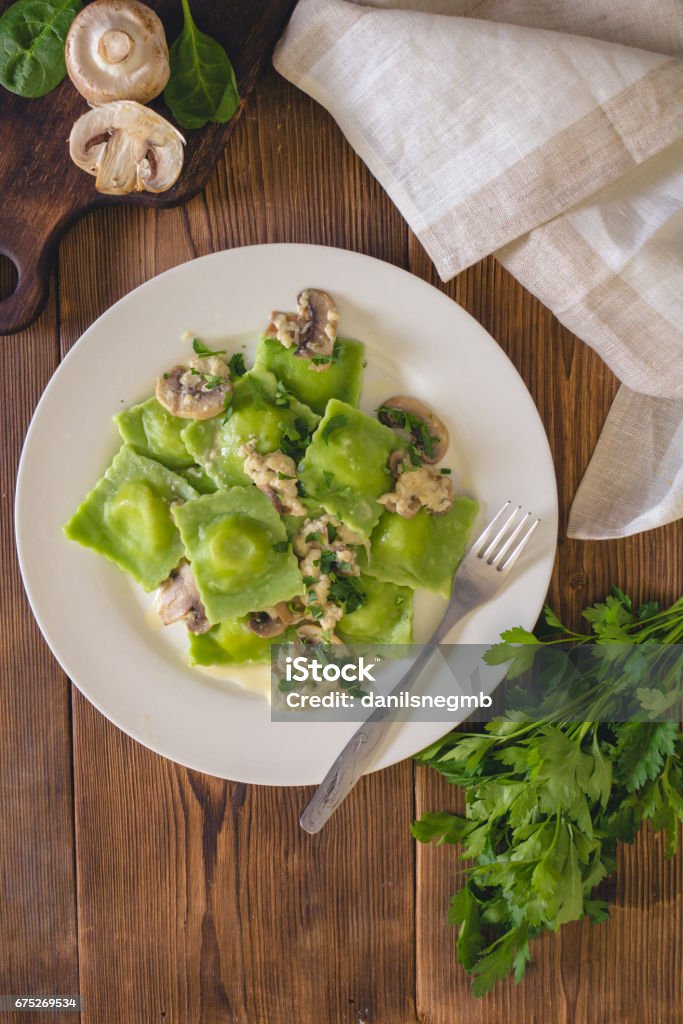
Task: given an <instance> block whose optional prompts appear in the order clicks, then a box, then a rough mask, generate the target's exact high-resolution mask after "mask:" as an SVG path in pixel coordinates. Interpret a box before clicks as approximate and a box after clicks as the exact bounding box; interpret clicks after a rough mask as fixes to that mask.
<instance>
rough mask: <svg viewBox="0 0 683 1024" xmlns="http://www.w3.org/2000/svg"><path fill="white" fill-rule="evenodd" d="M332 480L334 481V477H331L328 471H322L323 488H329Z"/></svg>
mask: <svg viewBox="0 0 683 1024" xmlns="http://www.w3.org/2000/svg"><path fill="white" fill-rule="evenodd" d="M333 480H334V476H333V475H332V473H330V471H329V469H324V470H323V481H324V484H325V487H331V486H332V481H333Z"/></svg>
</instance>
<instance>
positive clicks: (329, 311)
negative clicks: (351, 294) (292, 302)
mask: <svg viewBox="0 0 683 1024" xmlns="http://www.w3.org/2000/svg"><path fill="white" fill-rule="evenodd" d="M297 303H298V305H299V320H300V322H301V324H302V327H301V340H300V341H299V346H298V348H297V350H296V355H297V356H301V357H303V358H304V359H310V358H311V357H313V356H331V355H332V353H333V351H334V343H335V341H336V338H337V323H338V322H339V313H338V311H337V307H336V305H335V302H334V300H333V299H332V297H331V296H330V295H328V294H327V292H323V291H321V290H320V289H319V288H305V289H304V290H303V291H302V292H299V294H298V295H297Z"/></svg>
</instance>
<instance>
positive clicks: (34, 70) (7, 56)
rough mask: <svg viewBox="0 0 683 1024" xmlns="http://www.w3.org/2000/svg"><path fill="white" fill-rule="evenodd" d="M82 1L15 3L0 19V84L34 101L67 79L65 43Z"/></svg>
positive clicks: (54, 0) (32, 0)
mask: <svg viewBox="0 0 683 1024" xmlns="http://www.w3.org/2000/svg"><path fill="white" fill-rule="evenodd" d="M82 6H83V5H82V3H81V0H17V2H16V3H15V4H12V6H11V7H8V8H7V10H6V11H5V13H4V14H3V16H2V17H1V18H0V84H2V85H4V86H5V88H6V89H9V90H10V92H14V93H16V94H17V95H18V96H25V97H28V98H30V99H35V98H36V97H37V96H44V95H45V94H46V93H48V92H50V91H51V90H52V89H54V88H55V86H57V85H59V83H60V82H61V81H62V79H63V78H64V76H65V75H66V64H65V63H64V42H65V40H66V36H67V32H68V31H69V28H70V27H71V22H72V21H73V20H74V18H75V16H76V14H77V13H78V12H79V11H80V9H81V7H82Z"/></svg>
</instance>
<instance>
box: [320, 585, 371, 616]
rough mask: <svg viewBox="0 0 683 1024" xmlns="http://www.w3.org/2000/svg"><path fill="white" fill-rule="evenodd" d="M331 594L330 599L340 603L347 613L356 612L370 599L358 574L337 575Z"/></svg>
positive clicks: (331, 586) (331, 587)
mask: <svg viewBox="0 0 683 1024" xmlns="http://www.w3.org/2000/svg"><path fill="white" fill-rule="evenodd" d="M329 596H330V601H334V603H335V604H338V605H340V606H341V607H342V608H343V609H344V611H345V613H346V614H347V615H350V614H351V612H355V611H356V610H357V609H358V608H360V607H361V605H364V604H365V602H366V601H367V599H368V595H367V594H366V593H365V591H364V590H363V587H362V585H361V583H360V580H359V579H358V577H357V576H335V578H334V580H333V582H332V583H331V585H330V591H329Z"/></svg>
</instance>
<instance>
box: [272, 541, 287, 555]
mask: <svg viewBox="0 0 683 1024" xmlns="http://www.w3.org/2000/svg"><path fill="white" fill-rule="evenodd" d="M288 550H289V541H288V540H278V541H276V542H275V544H273V551H277V552H283V551H288Z"/></svg>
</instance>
